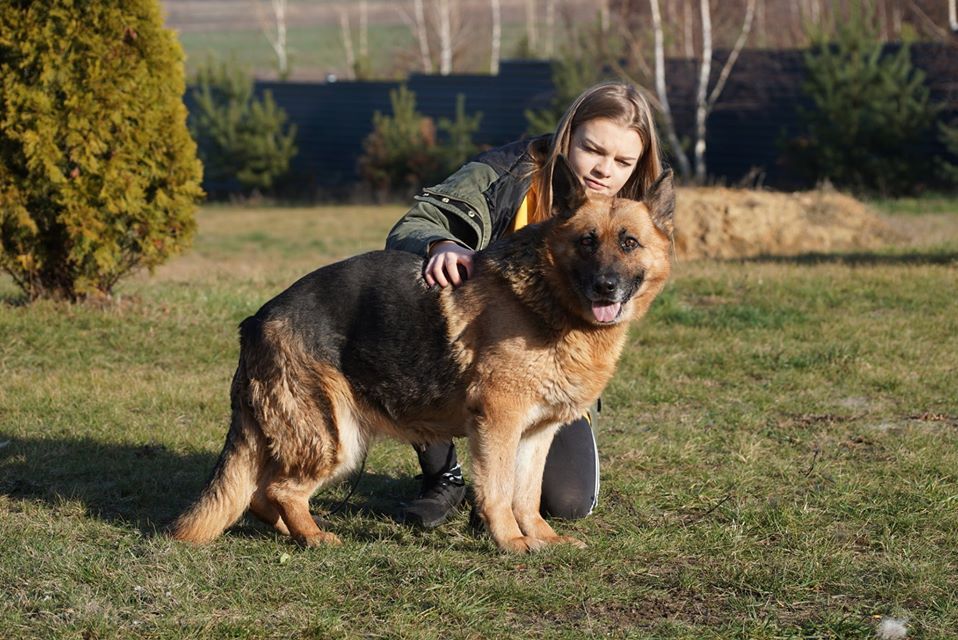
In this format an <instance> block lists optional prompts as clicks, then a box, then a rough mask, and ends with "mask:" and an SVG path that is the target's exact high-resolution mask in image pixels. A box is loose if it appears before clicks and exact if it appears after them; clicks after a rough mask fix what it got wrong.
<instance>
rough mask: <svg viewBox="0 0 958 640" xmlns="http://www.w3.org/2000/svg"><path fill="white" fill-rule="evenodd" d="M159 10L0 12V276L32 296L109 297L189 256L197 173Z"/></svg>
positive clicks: (174, 59) (10, 3)
mask: <svg viewBox="0 0 958 640" xmlns="http://www.w3.org/2000/svg"><path fill="white" fill-rule="evenodd" d="M184 89H185V86H184V76H183V53H182V49H181V48H180V46H179V43H178V42H177V41H176V38H175V36H174V34H173V33H172V32H171V31H169V30H167V29H165V28H163V21H162V18H161V16H160V9H159V6H158V3H157V1H156V0H99V1H93V0H49V1H47V2H30V1H29V0H7V1H6V2H4V3H3V6H2V8H0V268H2V269H3V270H4V271H6V272H7V273H9V274H10V275H11V276H12V277H13V278H14V280H15V281H16V283H17V284H18V285H19V286H20V287H21V288H22V289H23V290H24V292H25V293H26V294H27V295H28V296H29V297H30V298H37V297H57V298H67V299H78V298H84V297H87V296H90V295H109V294H110V293H111V291H112V288H113V286H114V285H115V284H116V282H117V281H118V280H119V279H120V278H121V277H123V276H124V275H126V274H128V273H130V272H131V271H133V270H135V269H137V268H140V267H147V268H152V267H154V266H156V265H158V264H160V263H161V262H163V261H164V260H165V259H167V258H168V257H170V256H171V255H173V254H174V253H176V252H177V251H180V250H182V249H183V248H184V247H185V246H187V245H188V243H189V241H190V239H191V237H192V235H193V232H194V229H195V219H194V214H195V209H196V202H197V201H198V199H199V198H201V197H202V190H201V189H200V180H201V177H202V167H201V165H200V163H199V161H198V160H197V158H196V146H195V144H194V143H193V140H192V139H191V138H190V136H189V132H188V130H187V127H186V109H185V107H184V106H183V101H182V96H183V92H184Z"/></svg>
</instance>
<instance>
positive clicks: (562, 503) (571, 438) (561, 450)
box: [416, 418, 599, 520]
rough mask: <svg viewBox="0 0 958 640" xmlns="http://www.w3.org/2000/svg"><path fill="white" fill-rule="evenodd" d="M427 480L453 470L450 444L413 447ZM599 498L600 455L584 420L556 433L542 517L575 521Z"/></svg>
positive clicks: (544, 480) (546, 473) (544, 487)
mask: <svg viewBox="0 0 958 640" xmlns="http://www.w3.org/2000/svg"><path fill="white" fill-rule="evenodd" d="M416 453H417V454H418V455H419V465H420V466H421V467H422V472H423V474H424V475H425V477H426V478H430V477H436V476H439V475H440V474H442V473H444V472H446V471H449V470H451V469H455V468H456V467H458V465H459V462H458V460H457V459H456V448H455V446H454V445H453V444H452V443H451V442H438V443H435V444H431V445H424V446H422V447H416ZM598 497H599V456H598V452H597V450H596V444H595V435H594V434H593V432H592V426H591V425H590V424H589V421H588V420H587V419H585V418H580V419H578V420H576V421H575V422H570V423H569V424H567V425H564V426H563V427H562V428H560V429H559V431H557V432H556V435H555V439H553V441H552V447H551V448H550V449H549V457H548V458H546V466H545V471H543V473H542V501H541V503H540V510H541V511H542V515H544V516H547V517H553V518H565V519H568V520H575V519H577V518H583V517H585V516H587V515H589V514H590V513H592V509H593V508H594V507H595V505H596V503H597V502H598Z"/></svg>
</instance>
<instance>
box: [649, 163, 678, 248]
mask: <svg viewBox="0 0 958 640" xmlns="http://www.w3.org/2000/svg"><path fill="white" fill-rule="evenodd" d="M642 201H643V202H645V205H646V206H647V207H648V208H649V212H650V213H651V214H652V222H653V223H655V226H656V227H658V228H659V230H660V231H662V233H664V234H665V235H667V236H669V237H670V238H671V237H672V230H673V219H674V217H675V185H674V184H673V182H672V170H671V169H666V170H665V171H663V172H662V174H661V175H660V176H659V177H658V178H656V179H655V182H653V183H652V186H651V187H649V190H648V191H647V192H646V194H645V197H644V198H643V199H642Z"/></svg>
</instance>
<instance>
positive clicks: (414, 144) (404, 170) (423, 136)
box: [359, 85, 482, 198]
mask: <svg viewBox="0 0 958 640" xmlns="http://www.w3.org/2000/svg"><path fill="white" fill-rule="evenodd" d="M389 102H390V104H391V105H392V114H391V115H387V114H383V113H380V112H378V111H377V112H376V113H374V114H373V131H372V132H371V133H370V134H369V135H368V136H366V139H365V140H363V154H362V156H361V157H360V158H359V172H360V174H361V175H362V177H363V180H365V182H366V183H367V184H368V185H369V186H371V187H372V188H373V189H374V190H375V191H376V192H377V194H378V195H379V196H381V197H382V196H385V195H387V194H392V195H397V196H401V197H403V198H408V197H409V196H410V195H411V194H412V193H414V192H415V191H417V190H418V189H419V188H420V187H422V186H423V185H425V184H435V183H437V182H439V181H441V180H442V179H443V178H445V177H446V176H447V175H449V174H450V173H452V172H453V171H455V170H456V169H458V168H459V167H460V166H461V165H462V163H463V162H465V161H466V160H467V159H468V158H469V157H470V156H472V155H474V154H475V153H476V151H478V147H477V146H476V145H475V144H474V143H473V140H472V136H473V134H474V133H475V132H476V131H477V130H478V129H479V122H480V121H481V120H482V114H481V113H476V114H474V115H471V116H470V115H467V114H466V102H465V97H464V96H462V95H459V96H457V97H456V117H455V119H454V120H449V119H448V118H441V119H440V120H439V131H441V132H442V133H443V136H442V139H440V138H439V137H437V133H436V125H435V123H434V122H433V119H432V118H430V117H427V116H424V115H422V114H421V113H419V111H417V110H416V94H415V93H414V92H412V91H410V90H409V89H408V88H407V87H406V86H405V85H403V86H400V87H399V88H398V89H397V90H395V91H390V92H389Z"/></svg>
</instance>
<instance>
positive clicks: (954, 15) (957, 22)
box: [948, 0, 958, 33]
mask: <svg viewBox="0 0 958 640" xmlns="http://www.w3.org/2000/svg"><path fill="white" fill-rule="evenodd" d="M955 4H956V0H948V27H949V28H950V29H951V30H952V32H953V33H958V9H956V8H955Z"/></svg>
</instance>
